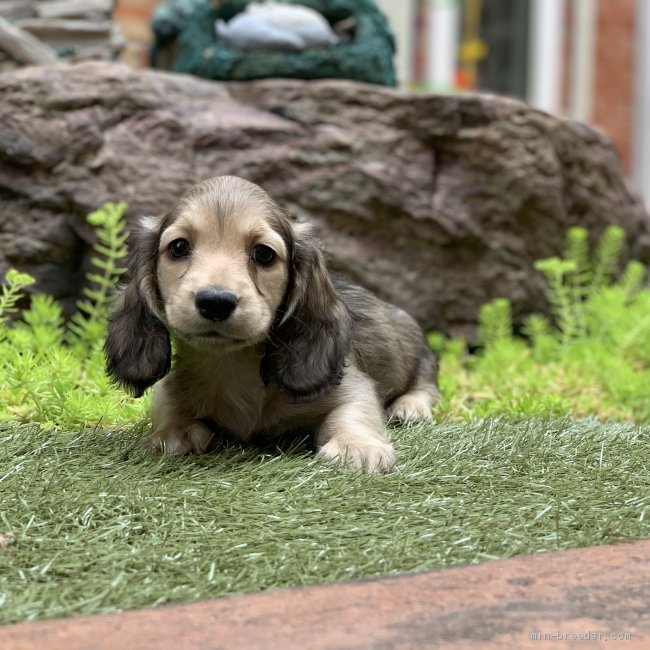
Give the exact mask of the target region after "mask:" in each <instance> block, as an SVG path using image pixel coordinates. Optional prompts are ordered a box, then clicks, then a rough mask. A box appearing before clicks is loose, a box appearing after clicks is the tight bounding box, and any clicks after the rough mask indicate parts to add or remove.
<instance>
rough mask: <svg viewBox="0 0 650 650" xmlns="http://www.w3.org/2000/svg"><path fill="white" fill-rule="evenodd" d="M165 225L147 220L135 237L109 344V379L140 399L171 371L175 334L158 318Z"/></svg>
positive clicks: (151, 219) (133, 235)
mask: <svg viewBox="0 0 650 650" xmlns="http://www.w3.org/2000/svg"><path fill="white" fill-rule="evenodd" d="M159 235H160V220H159V219H155V218H152V217H144V218H143V219H141V220H140V221H139V223H138V224H136V226H135V228H134V229H133V231H132V232H131V235H130V237H129V261H128V266H129V275H130V279H129V283H128V284H127V285H126V286H124V287H121V288H120V289H119V291H118V294H117V296H116V299H115V307H114V311H113V314H112V316H111V317H110V319H109V321H108V337H107V339H106V343H105V344H104V352H105V354H106V365H107V369H108V373H109V374H110V375H111V376H112V377H113V378H114V379H115V380H116V381H117V382H118V383H119V384H120V385H122V386H123V387H124V388H125V389H126V390H128V391H129V392H130V393H132V394H133V395H135V396H136V397H140V396H141V395H142V394H143V393H144V391H145V390H146V389H147V388H148V387H149V386H151V385H152V384H154V383H155V382H157V381H158V380H159V379H162V378H163V377H164V376H165V375H166V374H167V373H168V372H169V369H170V367H171V345H170V341H169V333H168V331H167V328H166V327H165V325H164V324H163V322H162V320H161V319H160V317H159V316H158V311H159V310H158V307H157V305H158V304H159V303H160V298H159V296H158V290H157V282H156V260H157V257H158V239H159Z"/></svg>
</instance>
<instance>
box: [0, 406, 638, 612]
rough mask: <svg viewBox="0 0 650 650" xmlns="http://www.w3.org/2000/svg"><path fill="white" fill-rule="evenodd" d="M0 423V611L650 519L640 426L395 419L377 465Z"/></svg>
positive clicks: (551, 545) (476, 553)
mask: <svg viewBox="0 0 650 650" xmlns="http://www.w3.org/2000/svg"><path fill="white" fill-rule="evenodd" d="M2 426H3V427H4V428H1V429H0V535H4V536H3V537H0V623H10V622H16V621H23V620H32V619H38V618H47V617H54V616H63V615H70V614H90V613H98V612H108V611H116V610H121V609H128V608H135V607H144V606H151V605H157V604H161V603H169V602H178V601H191V600H195V599H199V598H210V597H215V596H223V595H228V594H237V593H244V592H253V591H260V590H267V589H276V588H280V587H295V586H300V585H306V584H314V583H326V582H334V581H339V580H350V579H357V578H366V577H370V576H379V575H387V574H394V573H397V572H405V571H422V570H426V569H436V568H440V567H445V566H449V565H454V564H461V563H468V562H478V561H482V560H486V559H492V558H502V557H509V556H512V555H517V554H522V553H533V552H538V551H551V550H556V549H561V548H570V547H577V546H586V545H593V544H602V543H606V542H617V541H626V540H631V539H637V538H641V537H644V536H649V535H650V512H648V509H649V507H650V427H647V426H634V425H631V424H602V423H599V422H597V421H595V420H593V421H592V420H585V421H580V422H571V421H570V420H568V419H565V420H540V419H537V420H527V421H523V420H522V421H519V422H516V421H506V420H501V419H498V418H497V419H490V420H485V421H481V422H477V423H472V424H466V423H453V424H449V423H442V424H437V425H432V426H428V427H413V428H407V427H405V428H401V429H397V430H394V431H393V436H392V437H393V439H394V441H395V444H396V447H397V451H398V454H399V465H398V468H397V471H395V472H394V473H393V474H390V475H387V476H364V475H359V474H352V473H348V472H346V471H344V470H341V469H339V468H335V467H327V466H324V465H322V464H320V463H319V462H318V461H316V460H315V459H314V458H313V456H312V455H311V453H310V452H309V450H308V449H306V448H305V447H302V448H300V447H299V448H294V449H284V450H282V451H280V450H277V449H267V450H260V449H251V448H247V449H242V448H240V447H236V446H233V447H230V448H228V449H225V450H223V451H220V452H217V453H214V454H211V455H209V456H203V457H200V456H194V457H186V458H175V457H167V456H163V457H161V456H152V455H150V454H149V453H148V452H146V451H145V450H143V449H141V448H140V447H139V446H138V445H137V436H135V435H134V434H133V433H129V432H113V433H111V432H105V431H96V432H93V431H84V432H83V433H77V434H63V433H60V432H59V433H47V432H43V431H38V430H36V429H33V428H32V429H30V428H25V427H23V428H20V427H15V426H14V427H12V426H10V425H2ZM8 533H12V534H13V535H9V534H8ZM12 537H13V538H15V541H14V542H13V543H11V544H8V542H10V541H11V540H12ZM2 540H4V541H2Z"/></svg>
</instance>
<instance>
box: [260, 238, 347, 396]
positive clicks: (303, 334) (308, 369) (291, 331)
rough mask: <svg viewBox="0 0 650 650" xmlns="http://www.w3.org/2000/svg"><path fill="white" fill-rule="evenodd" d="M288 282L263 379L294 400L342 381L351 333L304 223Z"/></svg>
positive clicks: (264, 361)
mask: <svg viewBox="0 0 650 650" xmlns="http://www.w3.org/2000/svg"><path fill="white" fill-rule="evenodd" d="M294 230H295V235H294V237H295V239H294V241H293V242H292V244H293V245H292V246H291V248H292V249H293V250H292V251H290V253H291V262H290V270H289V285H288V289H287V294H286V297H285V300H284V304H283V305H282V306H281V307H280V309H279V310H278V315H277V318H276V323H275V325H274V326H273V328H272V330H271V332H270V334H269V338H268V342H267V345H266V350H265V354H264V357H263V359H262V366H261V372H262V379H263V380H264V383H265V384H266V385H267V386H268V385H269V384H275V385H277V386H278V387H279V388H280V389H281V390H284V391H287V392H288V393H289V394H290V395H291V396H292V397H293V399H294V401H296V402H311V401H314V400H316V399H319V398H320V397H323V396H324V395H326V394H327V393H328V392H329V391H330V390H331V389H332V388H333V387H334V386H336V385H337V384H339V383H340V382H341V378H342V377H343V370H344V368H345V362H346V358H347V356H348V353H349V351H350V346H351V344H352V336H353V322H352V318H351V316H350V313H349V312H348V310H347V307H346V306H345V305H344V304H343V303H342V302H341V300H340V299H339V297H338V296H337V295H336V291H335V290H334V286H333V285H332V281H331V279H330V275H329V272H328V271H327V268H326V266H325V260H324V259H323V254H322V253H321V251H320V250H319V248H318V247H317V245H316V244H315V243H314V242H313V241H312V240H311V238H310V237H309V232H308V231H306V229H305V228H304V226H298V227H295V226H294Z"/></svg>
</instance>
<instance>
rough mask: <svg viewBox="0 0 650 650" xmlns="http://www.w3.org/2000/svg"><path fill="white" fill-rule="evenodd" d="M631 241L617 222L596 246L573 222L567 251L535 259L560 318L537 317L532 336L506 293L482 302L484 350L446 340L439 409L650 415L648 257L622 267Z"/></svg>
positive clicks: (480, 413)
mask: <svg viewBox="0 0 650 650" xmlns="http://www.w3.org/2000/svg"><path fill="white" fill-rule="evenodd" d="M623 245H624V233H623V231H622V230H621V229H620V228H617V227H614V226H612V227H610V228H608V229H607V230H606V231H605V233H604V234H603V237H602V238H601V240H600V242H599V244H598V246H597V247H596V250H595V251H594V252H593V253H592V254H590V251H589V247H588V237H587V232H586V231H585V230H584V229H582V228H572V229H571V230H570V231H569V232H568V233H567V245H566V251H565V254H564V256H563V257H561V258H560V257H554V258H550V259H547V260H541V261H539V262H537V263H536V264H535V268H537V269H538V270H539V271H540V272H541V273H542V274H543V275H544V277H545V279H546V284H547V297H548V301H549V304H550V306H551V315H552V320H549V319H548V318H547V317H546V316H544V315H541V314H532V315H530V316H528V317H527V318H526V319H525V320H524V325H523V328H522V330H523V334H524V336H525V338H519V337H516V336H515V335H514V333H513V327H512V319H511V309H510V304H509V302H508V301H507V300H504V299H502V298H500V299H497V300H494V301H493V302H491V303H490V304H488V305H485V306H484V307H483V308H482V310H481V313H480V316H479V332H478V340H479V343H480V345H481V346H482V350H481V351H480V352H479V353H478V354H476V355H471V356H470V355H468V354H467V353H466V351H465V346H464V343H463V342H462V341H450V342H444V341H443V340H441V339H437V340H436V344H437V347H438V349H439V351H440V353H441V357H442V358H441V368H442V370H441V384H442V393H443V396H444V399H443V401H442V403H441V404H440V406H439V407H438V410H437V412H438V414H439V415H447V416H452V417H453V416H454V415H456V414H459V413H461V414H465V415H466V416H473V417H484V416H488V415H495V414H503V413H511V414H517V415H573V416H587V415H597V416H600V417H602V418H614V419H634V420H637V421H648V420H650V400H648V399H647V390H648V389H647V387H648V386H649V385H650V289H649V288H648V286H647V284H646V281H645V275H646V270H645V268H644V266H643V265H642V264H641V263H639V262H636V261H632V262H630V263H629V264H628V265H627V267H626V268H625V270H624V271H623V272H622V273H621V274H617V270H618V266H619V262H620V258H621V252H622V248H623ZM617 276H618V279H616V278H617Z"/></svg>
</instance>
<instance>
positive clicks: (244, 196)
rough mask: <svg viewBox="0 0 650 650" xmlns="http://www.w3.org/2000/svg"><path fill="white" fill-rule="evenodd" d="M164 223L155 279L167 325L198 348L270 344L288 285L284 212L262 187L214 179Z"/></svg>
mask: <svg viewBox="0 0 650 650" xmlns="http://www.w3.org/2000/svg"><path fill="white" fill-rule="evenodd" d="M199 187H200V188H201V189H200V190H199V191H193V192H190V193H189V194H188V195H186V196H185V197H184V198H183V199H182V200H181V202H180V203H179V205H178V206H177V207H176V209H175V210H174V211H173V212H172V213H171V214H170V215H169V216H168V217H167V218H166V220H165V222H163V224H162V231H161V233H160V239H159V245H158V251H157V255H158V265H157V281H158V287H159V291H160V295H161V298H162V304H163V309H164V318H165V322H166V324H167V326H168V328H169V330H170V331H171V333H172V334H173V335H174V336H175V337H176V338H178V339H180V340H182V341H184V342H186V343H188V344H190V345H192V346H193V347H196V348H199V349H202V350H203V349H205V348H206V347H220V348H224V349H225V350H232V349H237V348H241V347H246V346H250V345H254V344H256V343H259V342H261V341H263V340H264V339H265V337H266V336H267V334H268V331H269V329H270V327H271V324H272V323H273V320H274V318H275V314H276V312H277V310H278V307H279V306H280V304H281V303H282V300H283V297H284V295H285V291H286V288H287V282H288V275H289V272H288V263H289V260H288V256H289V250H288V242H287V241H285V239H286V235H285V237H284V238H283V235H282V233H284V232H286V224H284V223H283V217H282V215H279V214H278V213H277V211H276V210H274V209H273V208H274V206H273V204H272V203H271V202H270V201H269V200H268V197H267V196H266V194H265V193H263V192H262V191H261V190H259V188H257V187H256V186H254V185H252V184H248V183H245V181H241V183H239V184H235V185H234V186H233V183H232V182H231V183H229V184H225V183H219V182H214V181H212V182H211V183H210V184H207V185H206V184H203V185H202V186H199Z"/></svg>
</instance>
